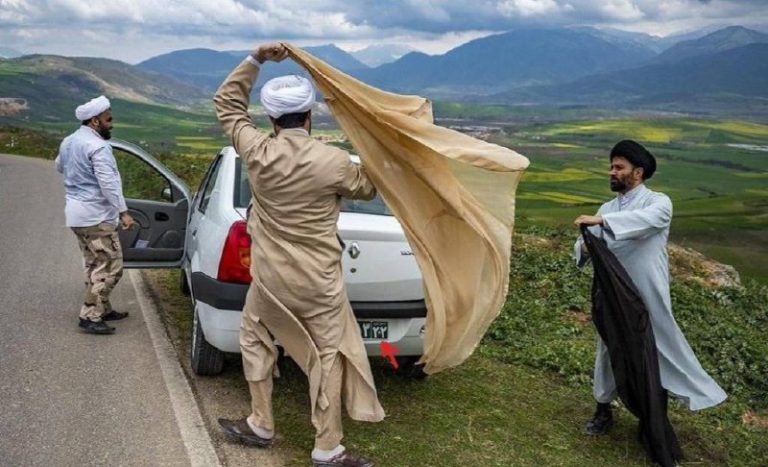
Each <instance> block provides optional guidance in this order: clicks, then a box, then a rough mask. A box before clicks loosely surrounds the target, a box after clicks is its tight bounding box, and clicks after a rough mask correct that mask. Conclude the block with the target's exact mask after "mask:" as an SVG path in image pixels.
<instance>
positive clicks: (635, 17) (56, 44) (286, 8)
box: [0, 0, 768, 62]
mask: <svg viewBox="0 0 768 467" xmlns="http://www.w3.org/2000/svg"><path fill="white" fill-rule="evenodd" d="M712 24H744V25H752V26H754V25H768V1H765V0H711V1H701V0H471V1H470V0H390V1H386V2H382V1H380V0H282V1H277V0H111V1H109V2H102V3H97V4H93V3H88V2H83V1H82V0H0V43H2V44H3V46H6V47H11V48H15V49H19V50H21V51H24V52H56V53H61V54H66V55H98V56H112V57H114V58H119V59H123V60H127V61H132V62H135V61H137V60H141V59H144V58H148V57H149V56H151V55H154V54H156V53H158V52H159V51H168V50H174V49H178V48H191V47H211V48H227V47H229V48H239V49H245V48H250V47H252V46H253V45H255V44H257V43H259V42H261V41H264V40H275V39H280V40H290V41H293V42H295V43H298V44H301V45H311V44H317V43H323V44H327V43H330V42H334V43H337V44H341V45H343V44H352V45H353V46H354V45H355V44H357V45H359V46H365V45H367V44H370V43H373V42H375V43H382V42H384V41H386V42H390V43H403V44H407V45H411V46H414V47H417V48H419V49H421V50H424V51H425V52H428V53H442V52H445V51H446V50H447V49H446V47H454V46H456V45H459V44H460V43H461V42H463V41H467V40H471V39H474V38H476V37H480V36H481V35H486V34H490V33H492V32H500V31H506V30H509V29H514V28H519V27H526V26H548V25H551V26H563V25H596V26H601V25H604V26H612V27H616V28H619V29H626V30H634V31H643V32H650V33H656V34H669V33H673V32H677V31H681V30H686V29H693V28H697V27H702V26H708V25H712ZM84 31H91V32H94V33H95V34H94V35H93V37H95V38H97V39H95V40H94V39H93V38H89V40H88V41H86V40H85V34H84Z"/></svg>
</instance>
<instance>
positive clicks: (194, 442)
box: [127, 270, 221, 467]
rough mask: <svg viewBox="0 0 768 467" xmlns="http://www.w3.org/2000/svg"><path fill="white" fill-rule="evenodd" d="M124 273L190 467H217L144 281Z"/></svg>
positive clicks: (133, 273) (189, 388)
mask: <svg viewBox="0 0 768 467" xmlns="http://www.w3.org/2000/svg"><path fill="white" fill-rule="evenodd" d="M127 273H128V276H129V277H130V278H131V284H132V285H133V289H134V291H135V292H136V299H137V301H138V303H139V308H140V309H141V313H142V315H144V322H145V323H146V325H147V330H148V331H149V337H150V339H151V340H152V347H153V348H154V350H155V355H156V356H157V362H158V364H159V365H160V371H161V373H162V375H163V381H164V382H165V388H166V389H167V390H168V396H169V397H170V399H171V405H172V406H173V412H174V414H175V416H176V425H177V426H178V427H179V431H180V432H181V439H182V441H183V442H184V447H185V448H186V450H187V455H188V456H189V460H190V463H191V464H192V466H193V467H209V466H210V467H220V466H221V462H220V461H219V457H218V455H217V454H216V449H215V448H214V447H213V441H212V440H211V436H210V434H209V433H208V429H207V428H206V426H205V422H204V421H203V417H202V415H201V413H200V408H199V407H198V405H197V401H196V400H195V396H194V394H192V388H191V387H190V386H189V382H188V381H187V377H186V376H185V375H184V370H182V368H181V365H180V364H179V360H178V356H177V354H176V350H175V349H174V347H173V344H171V341H170V339H169V338H168V335H167V334H166V332H165V327H164V326H163V323H162V322H161V321H160V315H159V314H158V312H157V308H156V307H155V304H154V302H153V301H152V299H151V298H149V294H148V293H147V286H146V284H145V283H144V279H143V278H142V277H141V273H140V272H139V271H137V270H127Z"/></svg>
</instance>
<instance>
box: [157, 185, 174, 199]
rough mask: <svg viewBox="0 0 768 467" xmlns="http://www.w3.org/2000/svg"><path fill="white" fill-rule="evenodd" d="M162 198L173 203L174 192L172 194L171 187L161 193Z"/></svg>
mask: <svg viewBox="0 0 768 467" xmlns="http://www.w3.org/2000/svg"><path fill="white" fill-rule="evenodd" d="M160 197H161V198H162V199H164V200H166V201H173V192H171V189H170V187H165V188H163V191H161V192H160Z"/></svg>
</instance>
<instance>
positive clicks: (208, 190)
mask: <svg viewBox="0 0 768 467" xmlns="http://www.w3.org/2000/svg"><path fill="white" fill-rule="evenodd" d="M220 167H221V156H219V157H218V158H216V160H215V161H214V162H213V164H212V166H211V170H210V171H209V172H208V176H207V177H206V179H205V181H204V182H203V186H202V187H201V188H200V193H201V194H200V195H199V196H200V201H199V203H198V205H197V209H198V211H200V212H202V213H204V212H205V210H206V209H207V208H208V202H209V201H210V199H211V194H213V189H214V188H215V187H216V180H217V179H218V177H219V169H220Z"/></svg>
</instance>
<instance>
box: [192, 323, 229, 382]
mask: <svg viewBox="0 0 768 467" xmlns="http://www.w3.org/2000/svg"><path fill="white" fill-rule="evenodd" d="M222 369H224V352H222V351H221V350H219V349H217V348H216V347H214V346H212V345H211V344H210V343H208V341H207V340H205V335H204V334H203V327H202V326H201V325H200V319H199V318H198V313H197V310H195V318H194V320H193V322H192V371H194V372H195V374H196V375H200V376H216V375H218V374H219V373H221V370H222Z"/></svg>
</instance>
